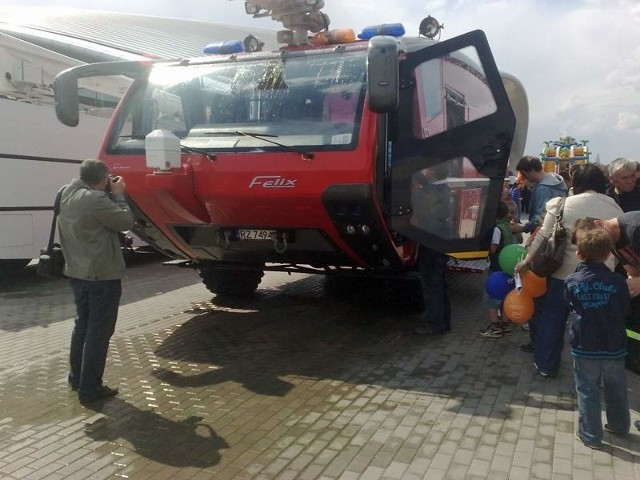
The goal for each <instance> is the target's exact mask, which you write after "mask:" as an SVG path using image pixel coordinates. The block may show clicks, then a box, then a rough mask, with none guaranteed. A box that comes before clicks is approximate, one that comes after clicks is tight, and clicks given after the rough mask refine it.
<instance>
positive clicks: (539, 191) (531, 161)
mask: <svg viewBox="0 0 640 480" xmlns="http://www.w3.org/2000/svg"><path fill="white" fill-rule="evenodd" d="M516 170H518V172H520V173H521V174H522V176H523V177H524V178H525V179H526V180H527V181H528V182H529V183H531V184H534V185H535V187H534V188H533V191H532V192H531V197H530V200H529V221H528V222H527V223H525V224H524V225H523V226H522V227H518V229H516V230H514V233H531V232H533V231H534V230H535V229H536V227H537V226H538V225H539V224H540V218H541V217H542V214H543V213H544V209H545V205H546V204H547V202H548V201H549V200H551V199H552V198H556V197H566V196H567V192H568V191H569V188H568V187H567V184H566V183H565V182H564V180H563V179H562V177H561V176H560V175H558V174H557V173H547V172H545V171H544V170H543V169H542V162H541V161H540V159H539V158H537V157H532V156H530V155H526V156H524V157H522V158H521V159H520V161H519V162H518V164H517V165H516Z"/></svg>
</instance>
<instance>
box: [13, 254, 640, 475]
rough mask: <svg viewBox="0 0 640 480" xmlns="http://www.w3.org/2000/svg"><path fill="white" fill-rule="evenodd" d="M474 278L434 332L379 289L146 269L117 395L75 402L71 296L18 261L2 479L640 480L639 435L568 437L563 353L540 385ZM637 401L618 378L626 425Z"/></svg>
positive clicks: (145, 265) (458, 281)
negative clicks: (492, 321) (232, 281)
mask: <svg viewBox="0 0 640 480" xmlns="http://www.w3.org/2000/svg"><path fill="white" fill-rule="evenodd" d="M483 279H484V277H483V276H482V275H481V274H469V273H461V272H452V273H451V274H449V280H450V283H451V291H452V300H453V302H452V303H453V321H452V324H453V331H452V332H451V333H450V334H448V335H445V336H442V337H438V338H432V339H428V338H424V337H420V336H417V335H415V334H413V333H412V327H413V326H414V325H415V322H416V320H417V317H418V316H419V312H418V311H416V310H415V309H412V308H411V307H408V306H406V305H405V303H404V298H403V297H402V296H400V295H398V294H396V293H394V292H393V291H391V290H390V289H389V288H386V289H385V288H382V287H381V285H380V283H379V282H376V283H374V282H349V284H340V285H338V288H329V286H327V285H326V282H325V280H324V279H323V278H322V277H317V276H306V275H291V276H289V275H286V274H281V273H271V274H267V275H266V276H265V279H264V281H263V283H262V284H261V286H260V289H259V291H258V293H257V294H256V295H255V296H254V297H252V298H251V299H247V300H243V301H235V302H225V301H220V300H218V299H213V300H212V295H210V294H209V293H208V292H207V290H206V289H205V288H204V287H203V286H202V285H201V284H200V283H199V279H198V276H197V274H196V273H194V272H192V271H190V270H183V269H177V268H175V267H164V266H161V265H160V262H159V260H158V259H155V258H153V257H150V258H143V259H141V260H139V259H138V260H135V261H133V262H132V264H130V268H129V274H128V277H127V279H126V280H125V282H124V296H123V301H122V307H121V310H120V317H119V320H118V325H117V328H116V333H115V335H114V337H113V339H112V343H111V347H110V352H109V361H108V365H107V372H106V381H107V383H108V384H110V385H118V386H119V387H120V395H119V396H118V397H116V398H114V399H111V400H109V401H106V402H104V403H103V404H98V405H95V406H93V407H91V408H85V407H83V406H80V405H79V404H78V402H77V398H76V396H75V395H74V394H73V393H72V392H70V391H69V390H68V387H67V385H66V371H67V353H68V343H69V335H70V331H71V327H72V323H73V320H72V317H73V305H72V303H71V293H70V290H69V288H68V286H67V283H66V281H65V280H56V281H44V280H42V279H38V278H36V277H35V275H34V274H33V271H32V270H27V271H26V272H25V273H24V274H23V275H19V276H17V277H16V278H12V279H11V281H9V282H5V284H4V285H2V286H0V478H3V479H16V480H17V479H52V480H58V479H125V478H131V479H142V480H144V479H154V480H156V479H169V478H171V479H173V478H175V479H185V480H186V479H194V480H201V479H216V480H218V479H221V480H225V479H240V480H244V479H247V480H248V479H340V480H351V479H354V480H355V479H366V480H368V479H372V480H373V479H398V480H401V479H402V480H404V479H406V480H413V479H429V480H431V479H453V480H456V479H460V480H462V479H498V480H499V479H514V480H517V479H573V478H576V479H581V480H582V479H603V480H604V479H607V480H608V479H625V480H631V479H640V462H639V451H640V448H639V447H640V432H637V431H635V430H634V431H633V432H632V433H631V434H630V435H628V436H626V437H619V436H614V435H611V434H608V433H605V442H606V444H607V445H606V448H605V450H604V451H593V450H590V449H588V448H587V447H585V446H584V445H582V444H580V443H579V442H578V441H577V440H576V439H575V437H574V431H575V428H576V400H575V393H574V390H573V388H574V387H573V380H572V372H571V363H570V358H569V355H568V352H565V358H564V363H563V367H562V369H561V372H560V375H559V377H558V378H556V379H544V378H542V377H540V376H538V375H537V374H536V373H535V371H534V369H533V367H532V365H531V356H530V355H529V354H526V353H523V352H521V351H520V350H519V348H518V345H519V344H520V343H524V342H526V340H527V338H528V336H527V335H528V334H527V333H526V332H524V331H521V330H520V329H518V328H515V329H514V331H513V333H512V334H511V335H510V336H508V337H503V338H498V339H487V338H482V337H480V336H479V335H478V333H477V332H478V330H479V329H480V328H482V327H484V324H485V308H484V307H483V302H482V289H483ZM331 285H333V284H331ZM639 393H640V377H638V376H636V375H634V374H629V396H630V401H631V408H632V412H631V413H632V420H637V419H640V413H639V412H640V395H639Z"/></svg>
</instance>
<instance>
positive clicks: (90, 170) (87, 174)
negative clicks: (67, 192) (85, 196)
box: [80, 158, 109, 185]
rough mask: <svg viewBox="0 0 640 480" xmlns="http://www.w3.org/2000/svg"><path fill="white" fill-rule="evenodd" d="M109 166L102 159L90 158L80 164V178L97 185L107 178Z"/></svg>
mask: <svg viewBox="0 0 640 480" xmlns="http://www.w3.org/2000/svg"><path fill="white" fill-rule="evenodd" d="M108 175H109V167H107V164H106V163H104V162H103V161H102V160H95V159H93V158H88V159H86V160H84V161H83V162H82V163H81V164H80V180H82V181H83V182H86V183H88V184H89V185H95V184H97V183H100V182H101V181H102V180H104V179H105V178H107V176H108Z"/></svg>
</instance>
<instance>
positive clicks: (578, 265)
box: [480, 156, 640, 449]
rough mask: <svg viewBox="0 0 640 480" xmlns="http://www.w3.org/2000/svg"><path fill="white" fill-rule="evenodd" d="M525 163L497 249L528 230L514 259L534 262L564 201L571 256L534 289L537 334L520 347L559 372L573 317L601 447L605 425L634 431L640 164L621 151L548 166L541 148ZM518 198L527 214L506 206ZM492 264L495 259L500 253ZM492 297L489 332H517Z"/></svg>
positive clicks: (639, 357) (588, 427)
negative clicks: (523, 249)
mask: <svg viewBox="0 0 640 480" xmlns="http://www.w3.org/2000/svg"><path fill="white" fill-rule="evenodd" d="M516 170H517V171H518V177H519V178H520V179H521V181H520V182H513V185H512V187H511V192H509V194H506V195H505V197H506V198H507V199H508V200H506V201H505V200H504V197H503V202H501V204H500V207H499V209H498V222H497V225H496V228H495V229H494V236H493V239H492V242H491V255H490V258H493V259H495V258H496V256H497V255H499V252H500V250H501V249H502V248H504V247H505V246H506V245H508V244H511V243H520V242H521V239H518V238H517V235H518V234H522V233H525V234H529V235H528V240H527V242H526V245H527V253H526V255H525V257H524V258H523V259H522V260H521V261H520V262H519V263H518V264H517V265H516V267H515V274H522V273H524V272H526V271H527V269H528V266H529V265H530V263H531V261H532V259H533V258H534V257H535V255H536V252H537V250H538V248H539V247H540V246H541V244H542V242H543V239H545V238H549V236H550V235H551V234H552V230H553V227H554V223H555V221H556V215H557V214H558V213H560V211H562V223H563V225H564V227H565V229H566V231H567V238H571V241H570V242H567V245H566V249H565V251H564V256H563V259H562V265H561V266H560V267H559V268H558V270H556V271H555V272H554V273H552V274H551V275H550V276H549V277H547V291H546V293H545V294H544V295H542V296H540V297H538V298H536V299H534V313H533V316H532V317H531V319H530V320H529V322H528V329H529V335H530V341H529V342H528V343H526V344H524V345H522V346H521V349H522V350H523V351H525V352H529V353H532V354H533V362H532V363H533V366H534V368H535V370H536V371H537V373H538V374H539V375H541V376H542V377H545V378H549V377H551V378H552V377H556V376H557V375H558V372H559V369H560V366H561V356H562V350H563V348H564V343H565V328H566V326H567V324H568V325H569V342H570V348H571V354H572V357H573V366H574V380H575V386H576V393H577V398H578V410H579V424H578V429H577V432H576V436H577V438H578V439H579V440H580V441H581V442H582V443H584V444H585V445H587V446H588V447H590V448H594V449H599V448H602V438H603V429H604V430H607V431H609V432H612V433H614V434H626V433H628V432H629V428H630V415H629V405H628V399H627V387H626V385H627V384H626V373H625V366H626V368H628V369H630V370H632V371H634V372H635V373H638V374H640V354H639V353H640V352H639V351H638V345H639V344H638V342H637V341H635V340H632V339H628V338H627V329H631V330H633V329H634V328H635V329H637V327H638V323H640V166H639V165H638V164H636V162H634V161H633V160H630V159H626V158H618V159H615V160H614V161H612V162H611V163H610V164H609V165H608V166H607V167H606V168H603V167H601V166H599V165H595V164H588V163H586V164H581V165H573V166H572V167H571V168H570V170H569V171H568V172H563V173H564V175H560V174H558V173H549V172H545V171H544V169H543V165H542V162H541V161H540V160H539V159H538V158H536V157H532V156H525V157H523V158H522V159H521V160H520V161H519V162H518V164H517V166H516ZM523 184H524V185H523ZM525 185H526V186H525ZM524 188H526V189H527V190H528V191H530V200H529V203H528V205H524V204H523V202H522V197H523V195H522V191H523V189H524ZM514 189H515V190H518V192H517V193H516V194H514V193H513V191H514ZM514 200H515V201H516V202H518V201H520V204H519V205H518V204H516V206H515V207H514V208H513V211H516V212H519V211H526V210H527V209H528V214H529V215H528V219H527V221H526V222H524V223H521V222H520V221H519V219H518V218H517V215H515V216H514V215H509V214H508V213H506V212H508V211H507V210H506V209H505V205H503V204H506V203H509V202H511V203H515V202H514ZM505 223H506V224H508V225H509V230H510V232H508V231H506V230H505V228H504V225H505ZM509 233H511V235H509ZM636 237H637V238H636ZM491 265H493V266H494V267H495V265H494V262H493V260H492V263H491ZM490 269H491V268H490ZM494 269H495V268H494ZM488 301H489V320H490V324H489V327H487V328H486V329H484V330H481V331H480V334H481V335H482V336H484V337H492V338H495V337H500V336H503V335H506V334H508V333H510V328H509V327H508V324H506V323H505V319H503V318H502V317H501V316H500V305H499V302H496V301H495V300H493V299H488ZM602 390H604V398H605V404H606V418H607V423H606V424H605V425H604V427H603V425H602V420H601V404H600V396H601V391H602Z"/></svg>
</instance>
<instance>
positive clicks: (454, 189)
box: [409, 157, 489, 239]
mask: <svg viewBox="0 0 640 480" xmlns="http://www.w3.org/2000/svg"><path fill="white" fill-rule="evenodd" d="M420 163H422V165H423V166H424V167H423V168H420V169H418V170H416V171H415V172H414V173H413V175H412V176H411V187H410V188H411V209H410V212H411V217H410V219H409V222H410V224H411V225H413V226H414V227H416V228H418V229H420V230H422V231H425V232H427V233H430V234H432V235H436V236H437V237H440V238H444V239H464V238H473V237H475V236H477V235H478V232H479V228H480V225H481V223H482V218H483V215H485V214H486V212H485V211H484V208H483V206H484V205H485V203H486V202H485V200H486V198H487V193H488V191H487V189H488V187H489V179H488V178H486V177H484V176H483V175H481V174H480V173H479V172H478V171H477V170H476V169H475V167H474V166H473V164H472V163H471V162H470V161H469V159H468V158H466V157H459V158H452V159H448V160H444V161H437V160H436V161H434V160H433V159H429V158H426V157H425V158H423V159H422V160H420V159H416V162H415V164H416V165H420Z"/></svg>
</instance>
